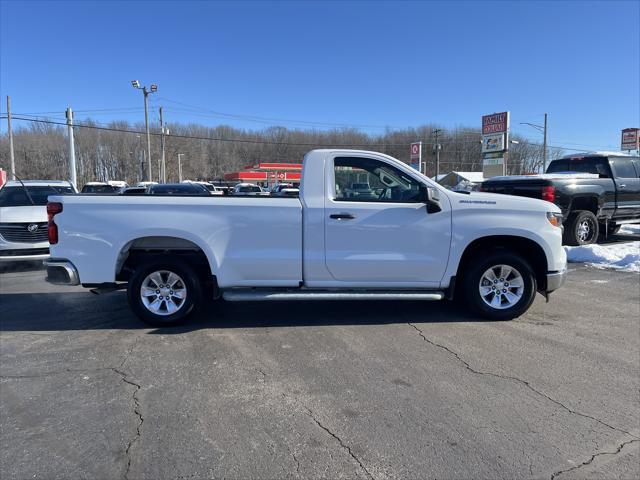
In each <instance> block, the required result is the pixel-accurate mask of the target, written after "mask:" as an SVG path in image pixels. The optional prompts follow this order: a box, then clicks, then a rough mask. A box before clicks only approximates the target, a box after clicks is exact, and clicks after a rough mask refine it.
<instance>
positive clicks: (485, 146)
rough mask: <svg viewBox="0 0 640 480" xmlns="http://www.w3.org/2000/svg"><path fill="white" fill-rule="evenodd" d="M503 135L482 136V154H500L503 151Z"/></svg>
mask: <svg viewBox="0 0 640 480" xmlns="http://www.w3.org/2000/svg"><path fill="white" fill-rule="evenodd" d="M504 137H505V134H504V133H491V134H489V135H483V136H482V153H491V152H502V151H503V150H505V148H504V145H505V141H504Z"/></svg>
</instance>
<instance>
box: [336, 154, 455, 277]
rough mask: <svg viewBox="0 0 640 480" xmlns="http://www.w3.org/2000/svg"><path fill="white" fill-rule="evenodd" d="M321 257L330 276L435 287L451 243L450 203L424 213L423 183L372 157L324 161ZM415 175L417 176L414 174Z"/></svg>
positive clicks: (425, 210) (446, 200)
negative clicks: (431, 211) (433, 211)
mask: <svg viewBox="0 0 640 480" xmlns="http://www.w3.org/2000/svg"><path fill="white" fill-rule="evenodd" d="M327 168H328V169H329V170H330V172H328V175H327V177H326V179H327V184H328V188H329V192H328V195H326V197H325V262H326V266H327V269H328V270H329V272H330V274H331V275H332V277H333V278H335V279H336V280H339V281H344V282H353V283H354V285H355V284H360V285H362V286H366V285H369V284H374V283H380V284H387V285H392V284H398V286H399V287H400V286H410V285H409V284H415V286H424V287H438V286H439V283H440V281H441V279H442V277H443V275H444V272H445V269H446V267H447V262H448V258H449V248H450V243H451V207H450V205H449V201H448V198H446V197H445V196H444V195H441V197H443V198H442V202H441V203H442V211H440V212H437V213H428V212H427V208H426V205H425V203H424V202H423V201H422V200H420V187H421V185H423V183H422V182H421V181H420V180H418V179H417V178H414V177H412V176H411V175H409V174H407V173H406V172H404V171H402V170H400V169H399V168H396V167H395V166H393V165H391V164H389V163H387V162H384V161H382V160H379V159H375V158H368V157H336V158H335V159H333V161H332V160H328V163H327ZM418 178H419V177H418Z"/></svg>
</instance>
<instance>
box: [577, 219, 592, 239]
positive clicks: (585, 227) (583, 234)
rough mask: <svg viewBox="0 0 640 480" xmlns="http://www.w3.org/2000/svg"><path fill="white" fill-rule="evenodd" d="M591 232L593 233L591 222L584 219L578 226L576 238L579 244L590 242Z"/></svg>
mask: <svg viewBox="0 0 640 480" xmlns="http://www.w3.org/2000/svg"><path fill="white" fill-rule="evenodd" d="M593 232H594V225H593V222H591V220H589V219H586V220H583V221H581V222H580V223H579V224H578V232H577V233H578V234H577V237H578V239H579V240H580V242H582V243H585V242H588V241H589V240H591V238H592V237H593Z"/></svg>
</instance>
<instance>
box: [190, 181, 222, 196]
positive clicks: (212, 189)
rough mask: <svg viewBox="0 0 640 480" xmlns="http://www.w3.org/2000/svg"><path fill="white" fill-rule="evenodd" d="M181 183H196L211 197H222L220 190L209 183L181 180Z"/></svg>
mask: <svg viewBox="0 0 640 480" xmlns="http://www.w3.org/2000/svg"><path fill="white" fill-rule="evenodd" d="M182 183H197V184H198V185H202V186H203V187H204V188H206V189H207V190H208V191H209V193H210V194H211V195H224V191H223V190H222V189H221V188H218V187H216V186H215V185H213V184H212V183H211V182H201V181H196V182H194V181H192V180H183V181H182Z"/></svg>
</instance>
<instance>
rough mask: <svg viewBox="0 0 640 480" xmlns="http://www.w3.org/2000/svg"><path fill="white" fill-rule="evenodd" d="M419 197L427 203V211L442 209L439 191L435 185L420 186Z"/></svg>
mask: <svg viewBox="0 0 640 480" xmlns="http://www.w3.org/2000/svg"><path fill="white" fill-rule="evenodd" d="M420 197H421V199H422V201H423V202H424V203H426V204H427V213H437V212H440V211H442V204H441V203H440V192H439V191H438V189H437V188H435V187H427V186H426V185H424V186H422V187H420Z"/></svg>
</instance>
